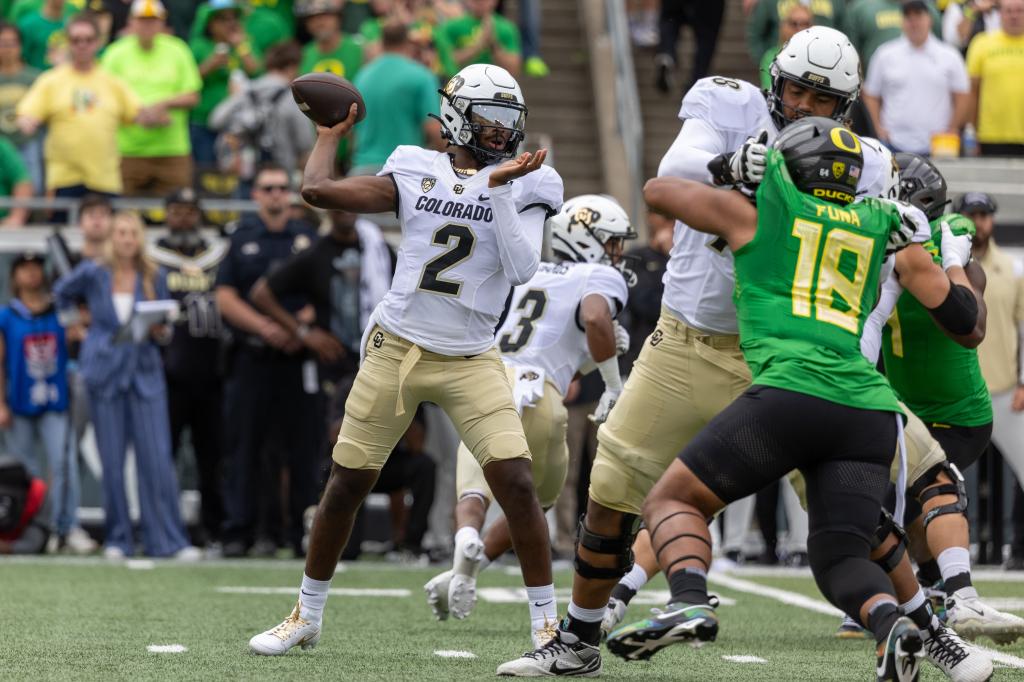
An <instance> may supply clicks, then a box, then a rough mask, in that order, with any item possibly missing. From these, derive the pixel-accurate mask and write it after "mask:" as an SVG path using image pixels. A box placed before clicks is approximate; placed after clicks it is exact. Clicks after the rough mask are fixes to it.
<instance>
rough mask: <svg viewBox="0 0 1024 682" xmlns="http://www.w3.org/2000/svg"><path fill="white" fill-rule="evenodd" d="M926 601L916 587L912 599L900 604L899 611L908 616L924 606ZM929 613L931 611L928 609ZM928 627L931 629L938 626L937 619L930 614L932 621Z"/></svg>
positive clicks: (919, 589) (920, 590) (922, 593)
mask: <svg viewBox="0 0 1024 682" xmlns="http://www.w3.org/2000/svg"><path fill="white" fill-rule="evenodd" d="M926 601H927V599H926V598H925V596H924V590H922V589H921V588H920V587H918V588H917V592H916V593H915V594H914V596H913V597H911V598H910V599H909V600H908V601H906V602H904V603H902V604H900V610H901V611H903V613H904V614H906V615H908V616H909V615H910V614H911V613H913V612H914V611H916V610H918V609H919V608H921V607H922V606H924V604H925V602H926ZM930 611H931V609H929V612H930ZM930 625H931V626H932V627H938V625H939V620H938V618H936V616H935V614H934V613H932V620H931V623H930Z"/></svg>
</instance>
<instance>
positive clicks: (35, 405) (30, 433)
mask: <svg viewBox="0 0 1024 682" xmlns="http://www.w3.org/2000/svg"><path fill="white" fill-rule="evenodd" d="M11 288H12V290H13V294H14V296H13V298H12V300H11V303H10V304H9V305H7V306H5V307H4V308H2V309H0V386H2V387H3V390H2V391H0V428H2V429H4V431H5V435H6V439H7V449H8V450H9V451H10V452H11V453H12V454H13V455H15V456H17V457H19V458H21V460H22V461H23V462H24V463H25V466H26V467H27V468H28V470H29V471H30V472H31V474H32V476H35V477H39V476H42V475H43V472H44V470H45V471H48V472H49V476H48V480H49V490H50V504H49V509H50V513H51V517H50V519H51V522H52V529H53V530H54V532H56V534H57V537H58V538H59V542H60V545H62V546H67V547H68V549H70V550H72V551H74V552H78V553H87V552H92V551H94V550H95V549H96V543H95V542H93V541H92V539H91V538H90V537H89V536H88V535H87V534H86V533H85V531H83V530H82V529H81V528H80V527H79V525H78V500H79V478H78V449H77V448H76V447H75V446H74V443H73V442H72V441H71V438H70V437H69V433H68V429H69V420H68V383H67V366H68V350H67V345H66V343H65V338H64V330H63V329H62V328H61V326H60V323H59V322H58V321H57V313H56V310H55V309H54V307H53V300H52V299H51V297H50V290H49V286H48V285H47V282H46V273H45V271H44V269H43V258H42V257H41V256H39V255H37V254H34V253H26V254H22V255H20V256H18V257H17V258H15V259H14V263H13V264H12V265H11ZM37 444H39V445H41V446H42V452H43V453H44V454H45V457H46V465H45V467H40V466H38V465H37V464H36V462H35V461H34V458H33V457H32V456H31V453H32V452H34V451H35V450H36V445H37Z"/></svg>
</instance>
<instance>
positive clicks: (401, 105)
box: [352, 24, 443, 175]
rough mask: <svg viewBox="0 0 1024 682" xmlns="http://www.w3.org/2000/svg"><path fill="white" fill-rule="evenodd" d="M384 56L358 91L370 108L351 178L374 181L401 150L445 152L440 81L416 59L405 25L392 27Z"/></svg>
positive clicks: (359, 79)
mask: <svg viewBox="0 0 1024 682" xmlns="http://www.w3.org/2000/svg"><path fill="white" fill-rule="evenodd" d="M381 43H382V47H383V50H384V52H383V53H382V54H381V55H380V56H379V57H377V58H376V59H375V60H373V61H372V62H370V64H368V65H367V66H366V68H365V69H363V70H362V71H361V72H360V73H359V75H358V76H356V80H355V86H356V88H358V89H359V92H360V93H362V95H363V102H364V103H365V104H366V112H367V113H366V119H365V120H364V121H363V122H362V123H361V124H359V125H358V126H356V129H355V141H356V142H355V153H354V155H353V160H352V174H353V175H372V174H375V173H376V172H377V171H378V170H380V169H381V167H383V165H384V162H385V161H387V158H388V157H389V156H390V155H391V152H393V151H394V150H395V147H397V146H398V145H402V144H411V145H417V146H424V147H431V148H433V149H442V148H443V147H442V143H441V126H440V123H439V122H438V121H437V120H435V119H432V118H428V116H429V115H430V114H435V115H436V114H437V111H438V106H439V101H440V99H439V97H438V94H437V78H436V77H435V76H434V74H433V73H432V72H431V71H430V69H428V68H427V67H425V66H423V65H422V64H421V63H419V62H418V61H416V60H415V59H414V58H413V55H414V54H415V51H416V46H415V45H414V44H413V43H412V41H410V40H409V32H408V29H407V27H406V26H405V25H404V24H388V25H386V26H385V27H384V30H383V33H382V40H381Z"/></svg>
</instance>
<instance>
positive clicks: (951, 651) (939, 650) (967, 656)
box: [921, 625, 992, 682]
mask: <svg viewBox="0 0 1024 682" xmlns="http://www.w3.org/2000/svg"><path fill="white" fill-rule="evenodd" d="M921 636H922V639H923V641H924V657H925V658H927V659H928V660H929V661H930V662H931V663H932V665H934V666H935V667H936V668H938V669H939V670H941V671H942V672H943V673H945V675H946V677H948V678H949V679H951V680H953V682H985V680H987V679H989V678H990V677H992V660H991V659H990V658H989V657H988V655H987V654H985V652H984V651H981V650H980V649H978V648H977V647H974V646H972V645H970V644H968V643H967V642H965V641H964V640H962V639H960V636H959V635H957V634H956V633H955V632H953V631H952V630H950V629H949V628H948V627H946V626H945V625H939V627H937V628H928V629H927V630H922V631H921Z"/></svg>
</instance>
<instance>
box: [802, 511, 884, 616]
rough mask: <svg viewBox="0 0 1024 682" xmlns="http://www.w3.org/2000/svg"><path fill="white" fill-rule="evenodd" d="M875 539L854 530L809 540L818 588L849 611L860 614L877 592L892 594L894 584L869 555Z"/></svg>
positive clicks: (826, 596)
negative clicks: (861, 608) (867, 601)
mask: <svg viewBox="0 0 1024 682" xmlns="http://www.w3.org/2000/svg"><path fill="white" fill-rule="evenodd" d="M870 552H871V541H869V540H868V539H867V538H864V537H861V536H860V535H857V534H853V533H846V532H841V531H825V532H821V533H817V534H815V535H813V536H811V537H810V538H808V540H807V553H808V558H809V560H810V564H811V571H812V572H813V573H814V580H815V582H816V583H817V585H818V589H819V590H821V593H822V594H823V595H825V598H826V599H828V600H829V601H830V602H831V603H832V604H834V605H835V606H837V607H839V608H840V609H842V610H843V611H845V612H846V613H852V614H857V613H858V611H859V610H860V607H861V606H862V605H863V604H864V602H865V601H866V600H867V599H869V598H870V597H872V596H873V595H876V594H880V593H891V592H892V584H891V583H890V582H889V578H888V576H886V575H885V573H883V572H882V571H881V570H879V568H878V567H876V566H875V564H874V563H872V561H871V560H870V559H869V558H868V556H869V555H870Z"/></svg>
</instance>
